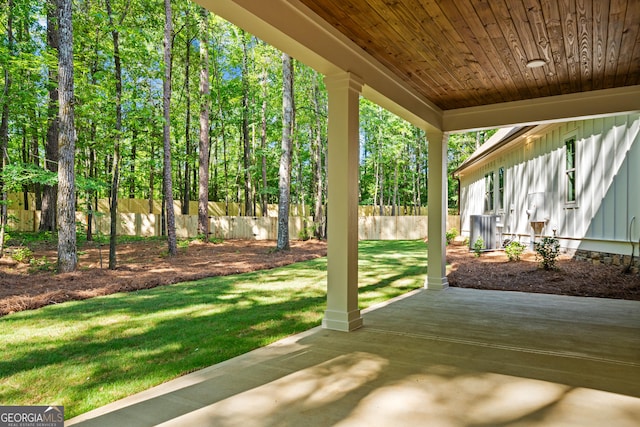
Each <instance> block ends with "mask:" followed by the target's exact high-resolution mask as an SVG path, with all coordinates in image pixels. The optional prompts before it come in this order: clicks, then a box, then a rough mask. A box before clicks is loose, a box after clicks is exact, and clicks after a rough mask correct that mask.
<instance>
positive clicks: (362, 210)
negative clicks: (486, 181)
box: [7, 193, 427, 217]
mask: <svg viewBox="0 0 640 427" xmlns="http://www.w3.org/2000/svg"><path fill="white" fill-rule="evenodd" d="M7 197H8V201H9V205H8V206H9V210H14V211H19V210H29V211H35V210H36V209H35V206H36V198H35V194H33V193H27V203H26V204H25V200H24V194H23V193H9V194H8V195H7ZM208 205H209V216H220V217H222V216H245V215H244V204H241V203H237V202H229V203H225V202H209V204H208ZM86 206H87V203H86V202H85V201H82V200H81V199H79V200H78V205H77V209H79V210H83V209H85V208H86ZM255 208H256V213H255V216H257V217H261V216H262V207H261V206H260V204H259V203H258V204H256V206H255ZM93 209H94V210H97V211H98V212H105V213H108V212H109V211H110V209H111V208H110V205H109V199H98V205H97V207H96V206H94V207H93ZM161 210H162V202H161V201H160V200H151V201H150V200H147V199H129V198H126V197H122V198H119V199H118V212H121V213H134V214H136V213H139V214H148V213H152V214H160V212H161ZM173 210H174V211H175V212H176V213H178V212H182V202H181V201H179V200H174V202H173ZM392 212H393V209H392V207H391V206H385V207H384V208H383V214H384V215H391V213H392ZM189 214H191V215H197V214H198V202H194V201H191V202H189ZM310 214H311V206H309V205H302V204H291V205H290V208H289V215H290V216H301V217H306V216H309V215H310ZM396 214H397V215H399V216H405V215H407V216H411V215H414V214H416V215H426V214H427V207H426V206H423V207H419V208H418V207H415V208H412V207H410V206H409V207H404V206H397V207H396ZM378 215H380V206H358V216H378ZM266 216H269V217H277V216H278V205H277V204H268V205H267V215H266Z"/></svg>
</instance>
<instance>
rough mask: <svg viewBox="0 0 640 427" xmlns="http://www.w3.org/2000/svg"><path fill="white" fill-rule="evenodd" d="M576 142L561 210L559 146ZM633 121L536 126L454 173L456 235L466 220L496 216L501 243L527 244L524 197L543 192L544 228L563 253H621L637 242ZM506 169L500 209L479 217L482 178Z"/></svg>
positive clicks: (639, 201) (637, 148)
mask: <svg viewBox="0 0 640 427" xmlns="http://www.w3.org/2000/svg"><path fill="white" fill-rule="evenodd" d="M571 136H575V138H576V191H577V195H576V202H575V203H567V202H566V201H565V200H566V194H567V188H566V178H565V140H566V139H568V138H570V137H571ZM639 140H640V114H638V113H636V114H630V115H623V116H616V117H606V118H598V119H591V120H584V121H577V122H567V123H562V124H556V125H544V126H538V127H536V128H534V129H532V130H531V131H529V132H527V133H526V134H525V135H523V136H522V137H519V138H518V139H516V140H514V141H512V142H510V143H509V144H507V145H506V146H504V147H502V148H500V149H498V150H496V151H495V152H493V153H491V154H490V155H489V156H487V157H486V158H484V159H482V160H480V161H478V162H477V163H475V164H472V165H470V166H468V167H467V168H465V169H463V170H461V171H460V182H461V228H462V233H463V234H464V235H467V236H468V235H469V234H470V216H471V215H476V214H488V213H490V214H496V215H499V216H500V218H501V219H502V223H503V224H504V228H503V230H504V235H505V237H510V236H514V237H516V238H518V239H519V240H520V241H522V242H525V243H529V241H530V236H531V233H532V228H531V226H530V223H529V219H528V215H527V195H528V194H530V193H538V192H541V193H544V195H545V197H544V200H545V203H546V211H547V214H548V218H549V219H548V221H547V222H546V224H545V227H544V229H543V234H545V235H551V234H552V233H553V231H552V230H553V229H556V232H557V235H558V236H559V237H560V238H561V242H562V245H563V247H565V248H569V249H584V250H586V251H600V252H608V253H617V254H628V253H630V251H631V245H630V244H629V233H630V229H629V228H630V223H631V222H632V220H633V218H635V225H634V227H633V228H634V230H631V231H632V234H633V236H631V237H632V238H634V239H635V241H636V242H637V241H638V238H640V142H639ZM500 167H504V169H505V203H504V207H505V208H504V210H502V211H500V210H497V209H496V210H494V211H492V212H484V193H485V183H484V175H485V174H486V173H488V172H490V171H493V172H494V173H495V174H496V175H495V176H496V188H495V191H494V197H495V198H496V199H495V203H494V206H495V207H496V208H497V206H498V200H497V197H498V188H497V185H498V184H497V176H498V175H497V174H498V169H499V168H500Z"/></svg>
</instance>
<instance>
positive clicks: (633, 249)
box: [622, 216, 640, 273]
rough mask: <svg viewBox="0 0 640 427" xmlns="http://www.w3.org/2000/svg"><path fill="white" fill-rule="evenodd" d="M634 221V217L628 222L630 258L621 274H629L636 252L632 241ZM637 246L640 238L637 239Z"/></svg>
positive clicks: (639, 243) (634, 243)
mask: <svg viewBox="0 0 640 427" xmlns="http://www.w3.org/2000/svg"><path fill="white" fill-rule="evenodd" d="M635 221H636V217H635V216H634V217H632V218H631V221H630V222H629V243H631V258H630V259H629V265H627V266H626V267H625V268H624V270H622V272H623V273H630V272H631V267H633V257H634V255H635V252H636V242H635V241H634V240H633V225H634V223H635ZM638 245H640V238H638Z"/></svg>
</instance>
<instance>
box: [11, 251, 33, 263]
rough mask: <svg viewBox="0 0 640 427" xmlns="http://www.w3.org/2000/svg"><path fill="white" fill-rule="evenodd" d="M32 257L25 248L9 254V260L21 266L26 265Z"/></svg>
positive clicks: (30, 252)
mask: <svg viewBox="0 0 640 427" xmlns="http://www.w3.org/2000/svg"><path fill="white" fill-rule="evenodd" d="M32 257H33V252H32V251H31V249H29V248H27V247H21V248H16V249H14V250H13V253H12V254H11V258H13V259H14V260H16V261H18V262H19V263H22V264H28V263H29V262H30V261H31V258H32Z"/></svg>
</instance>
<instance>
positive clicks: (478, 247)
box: [473, 237, 484, 257]
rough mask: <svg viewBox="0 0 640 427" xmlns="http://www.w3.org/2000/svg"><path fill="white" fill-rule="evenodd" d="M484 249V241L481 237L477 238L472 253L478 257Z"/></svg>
mask: <svg viewBox="0 0 640 427" xmlns="http://www.w3.org/2000/svg"><path fill="white" fill-rule="evenodd" d="M483 249H484V240H483V239H482V237H478V239H477V240H476V241H475V242H473V252H475V253H476V256H477V257H479V256H480V255H481V254H482V250H483Z"/></svg>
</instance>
